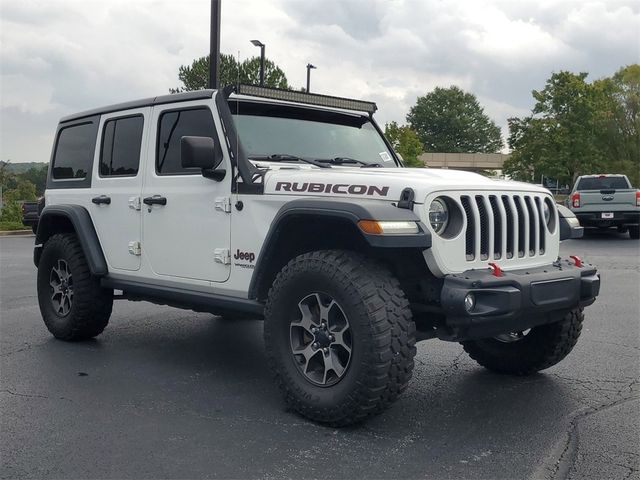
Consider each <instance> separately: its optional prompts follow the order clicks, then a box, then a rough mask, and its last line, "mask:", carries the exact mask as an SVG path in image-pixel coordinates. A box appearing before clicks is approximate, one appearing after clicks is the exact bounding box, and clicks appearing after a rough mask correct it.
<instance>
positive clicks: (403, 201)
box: [398, 187, 416, 210]
mask: <svg viewBox="0 0 640 480" xmlns="http://www.w3.org/2000/svg"><path fill="white" fill-rule="evenodd" d="M415 199H416V194H415V192H414V191H413V188H409V187H407V188H405V189H404V190H402V193H401V194H400V200H399V201H398V208H406V209H407V210H413V204H414V203H415Z"/></svg>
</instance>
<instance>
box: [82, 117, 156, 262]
mask: <svg viewBox="0 0 640 480" xmlns="http://www.w3.org/2000/svg"><path fill="white" fill-rule="evenodd" d="M150 116H151V107H145V108H139V109H135V110H127V111H126V112H118V113H112V114H107V115H102V118H101V119H100V129H99V134H98V149H97V150H98V151H97V154H96V157H97V161H96V162H94V171H93V184H92V188H91V193H92V198H91V203H90V204H89V209H90V213H91V218H92V219H93V222H94V224H95V227H96V232H97V234H98V238H99V239H100V244H101V245H102V250H103V252H104V254H105V257H106V260H107V263H108V265H109V270H129V271H135V270H138V269H139V268H140V253H141V252H140V238H141V218H140V215H141V208H140V193H141V191H142V179H143V176H144V175H143V173H142V172H143V171H144V170H143V164H144V159H145V158H146V153H147V141H146V135H145V132H146V131H147V125H148V124H149V121H150Z"/></svg>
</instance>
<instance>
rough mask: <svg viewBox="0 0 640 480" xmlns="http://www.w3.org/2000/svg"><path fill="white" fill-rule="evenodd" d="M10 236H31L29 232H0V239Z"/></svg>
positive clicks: (31, 233)
mask: <svg viewBox="0 0 640 480" xmlns="http://www.w3.org/2000/svg"><path fill="white" fill-rule="evenodd" d="M12 235H33V232H32V231H31V230H6V231H0V237H10V236H12Z"/></svg>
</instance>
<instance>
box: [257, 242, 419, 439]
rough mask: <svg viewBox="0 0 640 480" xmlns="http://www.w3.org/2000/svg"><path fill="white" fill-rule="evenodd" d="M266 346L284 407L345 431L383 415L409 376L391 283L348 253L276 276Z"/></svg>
mask: <svg viewBox="0 0 640 480" xmlns="http://www.w3.org/2000/svg"><path fill="white" fill-rule="evenodd" d="M265 344H266V349H267V356H268V358H269V363H270V366H271V367H272V369H273V371H274V374H275V377H276V380H277V383H278V385H279V386H280V388H281V390H282V392H283V394H284V397H285V401H286V402H287V404H288V405H289V407H290V408H292V409H293V410H295V411H296V412H298V413H300V414H302V415H304V416H306V417H308V418H310V419H312V420H316V421H319V422H323V423H328V424H330V425H334V426H344V425H349V424H353V423H357V422H360V421H362V420H364V419H365V418H367V417H369V416H371V415H374V414H376V413H379V412H380V411H382V410H384V409H385V408H386V407H388V406H389V405H390V404H391V403H392V402H393V401H394V400H395V399H396V398H397V397H398V395H399V394H400V393H401V392H402V391H404V389H405V388H406V386H407V384H408V382H409V379H410V378H411V372H412V370H413V357H414V356H415V325H414V323H413V320H412V317H411V311H410V310H409V304H408V302H407V300H406V298H405V296H404V293H403V292H402V290H401V289H400V287H399V283H398V281H397V280H396V279H395V278H394V277H393V276H392V275H391V274H390V273H389V272H388V271H386V269H384V268H383V267H382V266H380V265H378V264H377V263H374V262H372V261H371V260H370V259H368V258H366V257H364V256H361V255H358V254H355V253H351V252H344V251H320V252H314V253H308V254H304V255H300V256H298V257H296V258H294V259H293V260H291V261H290V262H289V263H288V264H287V265H286V266H285V267H284V268H283V269H282V271H281V272H280V273H279V274H278V276H277V278H276V280H275V282H274V284H273V286H272V288H271V290H270V291H269V297H268V301H267V305H266V309H265Z"/></svg>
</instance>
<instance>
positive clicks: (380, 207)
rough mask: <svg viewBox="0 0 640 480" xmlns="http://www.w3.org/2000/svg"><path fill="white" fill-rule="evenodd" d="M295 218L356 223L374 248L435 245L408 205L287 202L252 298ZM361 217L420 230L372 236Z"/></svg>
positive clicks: (265, 247) (263, 253)
mask: <svg viewBox="0 0 640 480" xmlns="http://www.w3.org/2000/svg"><path fill="white" fill-rule="evenodd" d="M293 217H306V218H313V217H316V218H327V217H329V218H331V217H332V218H339V219H342V220H347V221H349V222H352V223H353V224H354V225H355V226H356V230H357V231H358V232H360V234H361V235H362V238H363V239H364V240H365V241H366V242H367V244H368V245H369V246H370V247H373V248H417V249H420V250H425V249H427V248H430V247H431V233H430V232H429V230H427V228H426V227H425V225H424V224H423V223H422V222H421V221H420V218H419V217H418V216H417V215H416V214H415V213H414V212H413V211H412V210H409V209H406V208H398V207H397V206H395V205H393V204H391V203H382V202H379V201H372V200H360V201H358V203H353V202H346V201H342V200H338V199H336V200H334V199H319V198H318V199H316V198H314V199H298V200H293V201H291V202H288V203H286V204H285V205H283V206H282V207H281V208H280V210H279V211H278V213H277V214H276V216H275V217H274V219H273V221H272V222H271V227H270V228H269V231H268V232H267V235H266V237H265V240H264V242H263V244H262V248H261V249H260V253H259V255H258V260H257V262H256V267H255V269H254V271H253V275H252V277H251V283H250V284H249V292H248V297H249V298H256V297H257V293H258V287H259V284H260V281H261V277H262V275H263V272H264V271H265V270H267V269H268V264H269V262H270V255H269V252H270V251H271V250H272V249H273V248H275V246H276V245H277V243H278V240H279V238H280V236H281V235H282V233H283V228H282V226H283V225H284V224H285V223H286V221H287V220H290V219H292V218H293ZM360 220H378V221H412V222H416V223H417V224H418V230H419V231H418V233H416V234H410V235H371V234H367V233H365V232H363V231H362V230H360V228H359V227H357V224H358V222H359V221H360Z"/></svg>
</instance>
